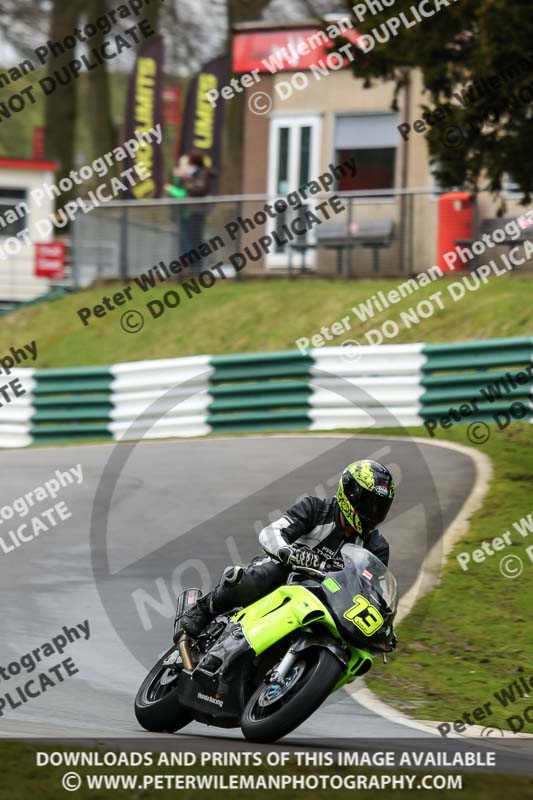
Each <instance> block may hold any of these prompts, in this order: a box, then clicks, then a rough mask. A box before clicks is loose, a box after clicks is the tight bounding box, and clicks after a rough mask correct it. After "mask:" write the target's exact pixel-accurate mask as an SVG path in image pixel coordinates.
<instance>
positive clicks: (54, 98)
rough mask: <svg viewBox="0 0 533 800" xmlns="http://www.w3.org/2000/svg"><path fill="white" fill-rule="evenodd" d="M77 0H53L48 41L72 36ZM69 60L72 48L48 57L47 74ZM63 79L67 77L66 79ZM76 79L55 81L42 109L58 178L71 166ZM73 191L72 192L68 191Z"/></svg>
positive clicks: (48, 152) (59, 69) (63, 67)
mask: <svg viewBox="0 0 533 800" xmlns="http://www.w3.org/2000/svg"><path fill="white" fill-rule="evenodd" d="M79 11H80V0H71V1H70V2H68V3H65V2H64V0H54V4H53V7H52V12H51V16H50V40H51V41H52V42H59V43H61V42H63V41H64V39H65V38H66V37H67V36H72V33H73V31H74V30H75V28H76V26H77V22H78V16H79ZM70 61H72V51H70V50H65V52H64V53H63V54H60V55H58V56H56V57H55V58H53V57H49V59H48V76H49V77H51V78H54V75H55V73H57V72H60V73H62V74H63V70H67V73H68V64H69V62H70ZM65 80H66V78H65ZM77 83H78V82H77V81H76V80H75V79H74V78H73V77H72V76H71V80H70V81H69V82H68V83H67V84H66V85H61V84H59V83H58V85H57V88H56V89H55V91H52V92H50V93H49V94H48V96H47V98H46V112H45V118H46V121H45V126H46V136H45V150H46V155H47V157H48V158H52V159H56V160H57V161H58V162H59V164H60V167H59V171H58V175H57V180H58V181H60V180H61V178H63V177H67V176H68V175H69V174H70V172H71V171H72V169H74V154H75V136H76V115H77V108H78V103H77V98H78V87H77ZM68 194H69V193H65V194H64V195H63V197H62V201H61V203H62V205H64V204H65V203H66V202H67V201H68V200H69V196H68ZM70 194H72V193H70Z"/></svg>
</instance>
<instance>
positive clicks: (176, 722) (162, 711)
mask: <svg viewBox="0 0 533 800" xmlns="http://www.w3.org/2000/svg"><path fill="white" fill-rule="evenodd" d="M174 650H175V648H174V647H171V648H170V650H169V651H168V652H167V653H165V655H164V656H162V657H161V658H160V659H159V661H158V662H157V664H156V665H155V666H154V667H152V669H151V670H150V672H149V673H148V675H147V676H146V678H145V679H144V681H143V682H142V684H141V687H140V689H139V691H138V692H137V697H136V698H135V716H136V717H137V722H138V723H139V724H140V725H142V727H143V728H144V729H145V730H147V731H151V732H153V733H174V732H175V731H177V730H179V729H180V728H183V727H184V726H185V725H188V724H189V722H192V716H191V714H190V713H189V712H188V711H187V709H185V708H184V707H183V706H182V705H181V704H180V701H179V694H178V689H177V683H178V677H179V671H178V675H177V677H176V678H175V679H174V680H172V681H171V682H170V683H162V682H161V681H162V680H163V681H166V680H168V679H169V677H170V674H169V673H170V671H169V670H168V668H167V667H164V666H163V661H164V660H165V659H166V658H168V656H169V655H170V653H172V652H173V651H174Z"/></svg>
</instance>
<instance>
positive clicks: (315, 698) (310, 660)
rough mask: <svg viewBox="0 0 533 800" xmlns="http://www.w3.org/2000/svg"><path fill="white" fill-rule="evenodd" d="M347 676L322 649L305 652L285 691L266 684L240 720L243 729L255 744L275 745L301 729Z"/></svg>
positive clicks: (337, 662)
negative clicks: (267, 743)
mask: <svg viewBox="0 0 533 800" xmlns="http://www.w3.org/2000/svg"><path fill="white" fill-rule="evenodd" d="M343 672H344V667H343V666H342V664H341V663H340V661H338V659H337V658H335V656H334V655H333V654H332V653H330V651H329V650H326V649H325V648H323V647H320V648H310V649H309V650H304V651H303V652H302V654H301V658H299V660H298V661H297V662H296V663H295V664H294V666H293V667H292V669H291V671H290V672H289V674H288V675H287V679H286V682H285V685H284V686H283V687H281V686H279V685H278V684H271V683H266V682H263V683H262V684H261V685H260V686H259V688H258V689H257V690H256V691H255V692H254V694H253V695H252V697H251V698H250V700H249V701H248V704H247V705H246V708H245V709H244V712H243V714H242V717H241V729H242V732H243V734H244V736H245V737H246V739H249V740H251V741H253V742H274V741H276V739H281V737H282V736H286V735H287V734H288V733H290V732H291V731H292V730H294V729H295V728H297V727H298V725H301V724H302V722H304V721H305V720H306V719H307V718H308V717H310V716H311V714H312V713H313V712H314V711H316V709H317V708H318V707H319V706H320V705H322V703H323V702H324V700H325V699H326V697H327V696H328V695H329V694H330V692H331V690H332V689H333V687H334V686H335V684H336V683H337V681H338V680H339V678H340V676H341V675H342V673H343Z"/></svg>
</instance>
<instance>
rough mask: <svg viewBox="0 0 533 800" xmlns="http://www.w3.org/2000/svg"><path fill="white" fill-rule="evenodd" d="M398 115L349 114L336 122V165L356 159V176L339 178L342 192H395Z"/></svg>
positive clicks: (339, 117)
mask: <svg viewBox="0 0 533 800" xmlns="http://www.w3.org/2000/svg"><path fill="white" fill-rule="evenodd" d="M398 124H399V115H398V114H393V113H383V114H381V113H380V114H353V115H352V114H350V115H342V116H338V117H337V118H336V120H335V140H334V141H335V163H336V164H341V163H342V162H343V161H347V160H350V159H351V158H353V159H355V164H356V167H357V174H356V175H355V177H352V176H351V175H345V176H343V177H341V178H340V179H339V182H338V185H337V189H338V190H339V191H367V190H368V191H372V190H379V189H394V186H395V174H396V153H397V149H398V131H397V125H398Z"/></svg>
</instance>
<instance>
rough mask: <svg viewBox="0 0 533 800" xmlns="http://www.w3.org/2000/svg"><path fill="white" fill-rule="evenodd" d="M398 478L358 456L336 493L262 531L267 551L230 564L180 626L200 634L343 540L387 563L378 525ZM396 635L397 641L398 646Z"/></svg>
mask: <svg viewBox="0 0 533 800" xmlns="http://www.w3.org/2000/svg"><path fill="white" fill-rule="evenodd" d="M394 491H395V487H394V480H393V478H392V475H391V473H390V472H389V470H388V469H387V467H385V466H383V464H380V463H378V462H377V461H371V460H364V461H355V462H354V463H352V464H349V465H348V466H347V467H346V469H344V470H343V472H342V474H341V477H340V480H339V483H338V486H337V492H336V495H335V497H330V498H326V499H320V498H318V497H309V496H308V497H304V498H303V500H300V501H299V502H298V503H296V504H295V505H293V506H291V508H289V509H288V511H287V512H286V513H285V514H284V515H283V516H282V517H280V519H278V520H276V522H273V523H272V524H271V525H267V526H266V527H265V528H263V530H262V531H261V533H260V534H259V542H260V544H261V545H262V547H263V549H264V550H265V552H266V554H267V555H266V557H264V556H263V557H261V556H259V557H258V558H255V559H254V560H253V561H252V563H251V564H250V566H249V567H247V568H246V569H245V568H243V567H239V566H233V567H227V568H226V569H225V570H224V572H223V574H222V578H221V580H220V582H219V583H218V585H217V586H216V587H215V588H214V589H213V590H212V591H211V592H209V594H206V595H204V596H203V597H201V598H200V599H199V600H198V601H197V603H196V604H195V605H194V606H193V607H192V608H190V609H189V610H188V611H187V612H185V614H184V615H183V616H182V617H181V619H180V620H179V630H177V631H176V639H177V638H178V636H179V632H180V631H181V630H184V631H185V633H186V634H188V635H189V636H192V637H193V638H196V637H197V636H199V634H200V633H201V632H202V631H203V629H204V628H205V627H206V625H208V624H209V622H211V621H212V620H213V619H214V618H215V617H216V616H217V615H218V614H223V613H225V612H227V611H230V610H231V609H233V608H236V607H240V606H246V605H249V604H250V603H253V602H254V601H255V600H259V598H261V597H264V596H265V595H266V594H268V593H269V592H271V591H272V590H273V589H275V588H277V587H278V586H282V585H283V584H284V583H285V581H286V579H287V577H288V575H289V573H290V572H291V566H292V565H295V566H297V565H298V566H304V567H311V568H314V569H318V568H319V567H320V566H321V565H322V563H323V562H324V560H329V559H338V558H339V556H340V550H341V547H342V545H343V544H345V543H346V542H347V541H348V542H354V543H357V544H360V545H362V546H363V547H365V548H366V549H367V550H369V551H370V552H371V553H373V554H374V555H375V556H377V557H378V558H379V559H380V560H381V561H382V562H383V564H385V566H387V565H388V562H389V545H388V542H387V540H386V539H385V538H384V536H383V535H382V534H381V533H380V532H379V531H378V529H377V525H379V524H380V523H381V522H383V521H384V520H385V517H386V516H387V514H388V512H389V509H390V507H391V505H392V501H393V499H394ZM396 641H397V640H396V638H395V637H394V640H393V643H392V647H395V646H396Z"/></svg>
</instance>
